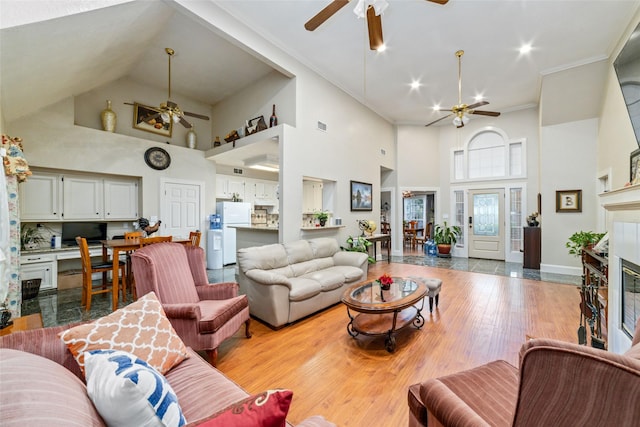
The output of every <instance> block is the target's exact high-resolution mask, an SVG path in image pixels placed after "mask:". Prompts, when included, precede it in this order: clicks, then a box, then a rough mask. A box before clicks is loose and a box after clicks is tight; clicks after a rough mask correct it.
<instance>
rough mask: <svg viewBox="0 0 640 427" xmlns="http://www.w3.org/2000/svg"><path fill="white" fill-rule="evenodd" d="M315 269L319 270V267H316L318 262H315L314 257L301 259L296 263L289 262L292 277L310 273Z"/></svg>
mask: <svg viewBox="0 0 640 427" xmlns="http://www.w3.org/2000/svg"><path fill="white" fill-rule="evenodd" d="M317 270H319V268H318V263H317V262H316V260H315V259H311V260H308V261H302V262H299V263H296V264H291V271H292V272H293V277H300V276H304V275H305V274H308V273H312V272H314V271H317Z"/></svg>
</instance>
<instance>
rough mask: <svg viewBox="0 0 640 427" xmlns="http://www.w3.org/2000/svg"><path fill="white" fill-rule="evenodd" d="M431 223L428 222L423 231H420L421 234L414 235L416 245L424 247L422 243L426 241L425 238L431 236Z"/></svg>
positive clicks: (427, 238)
mask: <svg viewBox="0 0 640 427" xmlns="http://www.w3.org/2000/svg"><path fill="white" fill-rule="evenodd" d="M432 225H433V224H432V223H428V224H427V226H426V227H425V228H424V231H423V232H422V236H416V237H415V243H416V247H417V246H418V245H422V248H423V249H424V245H425V244H426V243H427V240H429V239H430V238H431V226H432Z"/></svg>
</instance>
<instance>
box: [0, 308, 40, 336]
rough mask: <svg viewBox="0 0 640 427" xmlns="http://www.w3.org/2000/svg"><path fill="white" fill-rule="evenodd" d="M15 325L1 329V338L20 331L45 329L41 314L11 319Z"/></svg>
mask: <svg viewBox="0 0 640 427" xmlns="http://www.w3.org/2000/svg"><path fill="white" fill-rule="evenodd" d="M11 320H12V321H13V325H11V326H7V327H6V328H4V329H0V337H2V336H5V335H9V334H12V333H14V332H18V331H28V330H30V329H39V328H42V327H43V324H42V315H40V313H35V314H29V315H28V316H22V317H16V318H15V319H11Z"/></svg>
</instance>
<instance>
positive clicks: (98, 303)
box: [22, 251, 582, 327]
mask: <svg viewBox="0 0 640 427" xmlns="http://www.w3.org/2000/svg"><path fill="white" fill-rule="evenodd" d="M378 262H387V259H386V256H384V255H383V259H382V260H381V261H378ZM391 262H396V263H404V264H414V265H424V266H428V267H435V268H445V269H451V270H460V271H471V272H476V273H485V274H494V275H498V276H507V277H514V278H524V279H531V280H539V281H543V282H555V283H561V284H569V285H578V286H579V285H580V283H581V280H582V279H581V277H580V276H569V275H562V274H551V273H542V272H540V270H531V269H526V268H523V267H522V264H517V263H507V262H503V261H493V260H485V259H473V258H470V259H468V258H456V257H452V258H438V257H429V256H425V255H423V254H421V253H420V252H419V251H414V252H405V254H404V256H392V257H391ZM207 274H208V276H209V280H210V282H212V283H213V282H223V281H237V280H238V279H237V276H236V266H235V265H230V266H227V267H224V268H222V269H218V270H207ZM80 296H81V289H80V288H74V289H67V290H62V291H56V290H49V291H41V292H40V293H39V294H38V296H37V297H36V298H33V299H30V300H26V301H24V302H23V303H22V315H23V316H26V315H28V314H33V313H41V314H42V321H43V323H44V326H45V327H50V326H55V325H64V324H67V323H71V322H78V321H83V320H92V319H97V318H99V317H102V316H105V315H107V314H109V313H111V294H110V293H107V294H100V295H95V296H94V297H93V300H92V302H91V311H90V312H89V313H85V311H84V309H83V308H82V307H81V306H80ZM131 302H132V298H131V294H130V293H129V295H127V298H126V300H125V301H124V302H122V301H120V307H122V306H124V305H127V304H130V303H131Z"/></svg>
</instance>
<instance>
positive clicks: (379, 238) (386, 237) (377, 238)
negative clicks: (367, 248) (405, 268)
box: [365, 234, 391, 263]
mask: <svg viewBox="0 0 640 427" xmlns="http://www.w3.org/2000/svg"><path fill="white" fill-rule="evenodd" d="M365 239H367V240H368V241H370V242H371V243H372V246H373V259H375V260H376V261H378V258H377V257H378V253H377V252H378V249H377V248H376V243H377V242H387V263H390V262H391V234H374V235H372V236H366V237H365Z"/></svg>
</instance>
